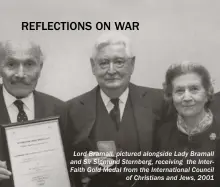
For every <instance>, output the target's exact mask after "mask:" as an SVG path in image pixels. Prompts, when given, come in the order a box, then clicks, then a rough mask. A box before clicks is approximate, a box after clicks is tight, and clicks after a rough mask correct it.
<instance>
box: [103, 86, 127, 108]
mask: <svg viewBox="0 0 220 187" xmlns="http://www.w3.org/2000/svg"><path fill="white" fill-rule="evenodd" d="M128 93H129V88H126V90H125V91H124V92H123V93H122V94H121V96H120V97H119V102H120V103H124V104H125V103H126V101H127V99H128ZM100 94H101V97H102V100H103V102H104V104H105V106H107V105H108V103H109V102H110V100H111V99H110V97H108V96H107V95H106V94H105V92H103V90H102V89H100Z"/></svg>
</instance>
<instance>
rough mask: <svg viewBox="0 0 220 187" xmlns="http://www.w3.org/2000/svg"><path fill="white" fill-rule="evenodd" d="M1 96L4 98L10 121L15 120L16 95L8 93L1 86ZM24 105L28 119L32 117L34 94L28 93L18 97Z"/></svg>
mask: <svg viewBox="0 0 220 187" xmlns="http://www.w3.org/2000/svg"><path fill="white" fill-rule="evenodd" d="M3 97H4V100H5V105H6V108H7V111H8V114H9V117H10V120H11V123H15V122H17V116H18V112H19V110H18V108H17V107H16V106H15V104H14V102H15V101H16V100H17V98H16V97H14V96H12V95H11V94H9V93H8V91H7V90H6V89H5V87H4V86H3ZM20 100H21V101H22V102H23V103H24V105H23V107H24V111H25V113H26V114H27V117H28V120H33V119H34V95H33V93H31V94H29V95H28V96H27V97H25V98H22V99H20Z"/></svg>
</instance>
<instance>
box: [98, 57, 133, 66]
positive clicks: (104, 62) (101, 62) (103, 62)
mask: <svg viewBox="0 0 220 187" xmlns="http://www.w3.org/2000/svg"><path fill="white" fill-rule="evenodd" d="M130 59H132V58H131V57H130V58H114V59H99V60H98V65H99V66H100V68H102V69H108V68H109V67H110V64H111V62H112V63H113V65H114V67H116V68H123V67H124V65H125V63H126V62H127V61H128V60H130Z"/></svg>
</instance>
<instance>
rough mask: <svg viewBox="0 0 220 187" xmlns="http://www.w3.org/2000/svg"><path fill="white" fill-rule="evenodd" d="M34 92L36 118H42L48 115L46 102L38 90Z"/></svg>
mask: <svg viewBox="0 0 220 187" xmlns="http://www.w3.org/2000/svg"><path fill="white" fill-rule="evenodd" d="M33 94H34V119H41V118H44V117H45V116H46V113H45V107H44V103H43V102H42V100H41V98H40V95H39V93H38V92H37V91H34V92H33Z"/></svg>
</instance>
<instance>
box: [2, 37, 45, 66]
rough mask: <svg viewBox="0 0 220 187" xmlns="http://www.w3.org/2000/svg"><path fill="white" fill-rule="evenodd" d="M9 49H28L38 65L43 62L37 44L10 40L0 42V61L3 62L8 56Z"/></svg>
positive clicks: (42, 56)
mask: <svg viewBox="0 0 220 187" xmlns="http://www.w3.org/2000/svg"><path fill="white" fill-rule="evenodd" d="M11 49H13V50H22V49H29V50H31V53H32V55H33V56H34V57H35V58H36V59H37V60H38V61H39V62H40V63H43V61H44V55H43V53H42V50H41V48H40V46H39V45H38V44H36V43H34V42H32V41H11V40H6V41H2V42H0V61H2V60H4V59H5V58H6V56H7V55H9V54H10V52H11Z"/></svg>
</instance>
